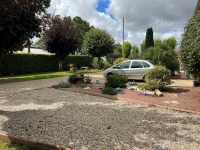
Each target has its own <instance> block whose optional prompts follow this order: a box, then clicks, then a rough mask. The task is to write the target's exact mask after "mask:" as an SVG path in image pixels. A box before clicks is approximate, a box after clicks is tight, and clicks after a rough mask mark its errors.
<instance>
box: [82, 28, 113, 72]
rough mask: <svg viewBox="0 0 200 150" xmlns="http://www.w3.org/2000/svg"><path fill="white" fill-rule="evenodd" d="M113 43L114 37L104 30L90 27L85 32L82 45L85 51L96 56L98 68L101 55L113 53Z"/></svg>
mask: <svg viewBox="0 0 200 150" xmlns="http://www.w3.org/2000/svg"><path fill="white" fill-rule="evenodd" d="M114 43H115V41H114V38H113V37H112V36H111V35H110V34H109V33H108V32H107V31H106V30H102V29H99V28H92V29H90V31H89V32H87V33H86V36H85V39H84V42H83V47H84V49H85V51H86V53H88V54H90V55H91V56H93V57H98V64H99V67H98V68H99V69H101V63H100V62H101V57H103V56H106V55H107V54H109V53H113V50H114Z"/></svg>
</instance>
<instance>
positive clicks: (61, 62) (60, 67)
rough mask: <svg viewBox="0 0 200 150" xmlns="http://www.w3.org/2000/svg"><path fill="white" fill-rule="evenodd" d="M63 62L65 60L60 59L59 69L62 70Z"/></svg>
mask: <svg viewBox="0 0 200 150" xmlns="http://www.w3.org/2000/svg"><path fill="white" fill-rule="evenodd" d="M62 64H63V61H61V60H59V68H58V70H59V71H62Z"/></svg>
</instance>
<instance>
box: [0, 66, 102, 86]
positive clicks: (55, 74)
mask: <svg viewBox="0 0 200 150" xmlns="http://www.w3.org/2000/svg"><path fill="white" fill-rule="evenodd" d="M99 71H101V70H96V69H90V70H80V71H79V73H83V74H84V73H93V72H99ZM72 74H74V73H73V72H70V71H62V72H45V73H34V74H23V75H8V76H0V84H3V83H10V82H20V81H28V80H38V79H47V78H54V77H62V76H69V75H72Z"/></svg>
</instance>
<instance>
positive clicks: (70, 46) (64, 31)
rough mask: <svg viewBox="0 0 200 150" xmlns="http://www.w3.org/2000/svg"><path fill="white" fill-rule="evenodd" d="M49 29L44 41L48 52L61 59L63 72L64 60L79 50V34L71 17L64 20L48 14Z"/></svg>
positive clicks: (45, 32) (60, 68)
mask: <svg viewBox="0 0 200 150" xmlns="http://www.w3.org/2000/svg"><path fill="white" fill-rule="evenodd" d="M44 18H46V20H45V22H46V23H47V25H48V26H47V28H46V30H45V31H44V36H43V38H42V41H43V42H44V44H45V47H46V48H47V51H48V52H50V53H54V54H55V55H56V56H57V57H58V59H59V70H62V63H63V60H64V59H65V57H66V56H67V55H69V54H70V53H72V52H73V51H74V50H76V49H77V48H78V45H79V37H78V36H79V34H78V33H77V32H76V31H77V28H76V26H74V23H73V21H72V20H71V18H70V17H64V18H63V19H62V18H61V17H60V16H59V15H56V16H55V15H54V14H53V15H50V14H46V15H45V16H44Z"/></svg>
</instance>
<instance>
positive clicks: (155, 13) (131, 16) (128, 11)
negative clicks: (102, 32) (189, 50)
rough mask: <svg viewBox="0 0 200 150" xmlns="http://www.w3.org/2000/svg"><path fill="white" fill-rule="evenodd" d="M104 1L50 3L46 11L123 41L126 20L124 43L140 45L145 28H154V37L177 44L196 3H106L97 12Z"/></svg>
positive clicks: (169, 0)
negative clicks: (98, 29) (102, 9)
mask: <svg viewBox="0 0 200 150" xmlns="http://www.w3.org/2000/svg"><path fill="white" fill-rule="evenodd" d="M100 1H101V3H103V2H104V1H105V0H85V1H84V0H73V1H72V0H51V6H50V8H49V9H48V12H50V13H53V12H55V13H56V14H60V15H61V16H65V15H66V16H71V17H72V18H73V17H75V16H80V17H81V18H82V19H84V20H86V21H88V22H89V23H90V25H93V26H95V27H99V28H102V29H106V30H107V31H108V32H109V33H110V34H111V35H112V36H113V37H114V39H115V41H116V43H121V42H122V20H123V17H124V19H125V22H124V25H125V40H126V41H129V42H131V43H132V44H134V45H138V46H139V45H140V43H141V42H142V41H143V40H144V39H145V35H146V29H147V28H149V27H152V28H153V31H154V39H155V38H161V39H164V38H168V37H172V36H174V37H176V39H177V41H180V38H181V33H182V31H183V27H184V25H185V24H186V22H187V21H188V20H189V18H191V17H192V15H193V13H194V10H195V7H196V4H197V0H190V1H188V0H124V1H122V0H109V3H108V0H106V3H107V5H106V8H105V12H98V11H97V7H98V4H99V2H100Z"/></svg>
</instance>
